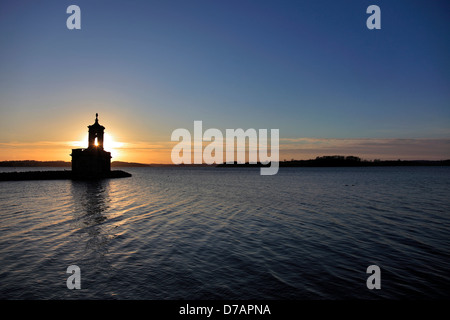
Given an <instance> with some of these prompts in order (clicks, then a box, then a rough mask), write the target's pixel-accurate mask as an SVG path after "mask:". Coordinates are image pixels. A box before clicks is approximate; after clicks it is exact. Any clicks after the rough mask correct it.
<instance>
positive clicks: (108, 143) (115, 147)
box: [72, 132, 125, 158]
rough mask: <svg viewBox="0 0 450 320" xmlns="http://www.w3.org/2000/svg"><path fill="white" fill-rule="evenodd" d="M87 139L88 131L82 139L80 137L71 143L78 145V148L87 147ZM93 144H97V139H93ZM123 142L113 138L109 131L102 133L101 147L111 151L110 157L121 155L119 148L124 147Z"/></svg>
mask: <svg viewBox="0 0 450 320" xmlns="http://www.w3.org/2000/svg"><path fill="white" fill-rule="evenodd" d="M88 139H89V133H86V135H85V136H84V138H83V139H81V140H80V141H74V142H73V143H72V145H73V146H74V147H78V148H87V146H88ZM95 145H96V146H97V145H98V142H97V140H96V141H95ZM124 145H125V144H124V143H123V142H118V141H116V140H115V139H114V137H113V136H112V135H111V134H109V133H106V132H105V133H104V134H103V148H104V149H105V150H106V151H109V152H111V157H113V158H117V157H119V156H121V151H120V150H121V149H122V148H123V147H124Z"/></svg>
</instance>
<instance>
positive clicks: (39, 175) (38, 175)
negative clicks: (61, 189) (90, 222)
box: [0, 170, 131, 181]
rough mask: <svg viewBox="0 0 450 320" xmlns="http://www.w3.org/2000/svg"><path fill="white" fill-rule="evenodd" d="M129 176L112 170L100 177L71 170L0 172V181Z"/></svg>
mask: <svg viewBox="0 0 450 320" xmlns="http://www.w3.org/2000/svg"><path fill="white" fill-rule="evenodd" d="M127 177H131V174H130V173H128V172H125V171H122V170H113V171H111V172H109V173H107V174H103V175H101V176H76V175H74V174H73V173H72V171H71V170H58V171H24V172H17V171H16V172H0V181H23V180H97V179H115V178H127Z"/></svg>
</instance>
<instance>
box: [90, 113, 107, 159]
mask: <svg viewBox="0 0 450 320" xmlns="http://www.w3.org/2000/svg"><path fill="white" fill-rule="evenodd" d="M88 128H89V138H88V140H89V146H88V149H92V148H98V149H100V150H103V132H104V131H105V127H104V126H101V125H100V124H99V123H98V113H96V114H95V123H94V124H93V125H90V126H88Z"/></svg>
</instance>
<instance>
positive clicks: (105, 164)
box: [71, 113, 111, 179]
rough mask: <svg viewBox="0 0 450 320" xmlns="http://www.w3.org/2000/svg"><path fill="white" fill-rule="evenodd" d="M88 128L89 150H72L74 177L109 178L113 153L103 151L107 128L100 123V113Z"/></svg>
mask: <svg viewBox="0 0 450 320" xmlns="http://www.w3.org/2000/svg"><path fill="white" fill-rule="evenodd" d="M88 128H89V138H88V147H87V149H72V154H71V156H72V175H73V177H74V178H79V179H91V178H92V179H94V178H102V177H107V176H109V175H110V173H111V152H107V151H105V150H104V149H103V134H104V131H105V127H104V126H102V125H100V124H99V123H98V113H96V114H95V122H94V124H92V125H90V126H88Z"/></svg>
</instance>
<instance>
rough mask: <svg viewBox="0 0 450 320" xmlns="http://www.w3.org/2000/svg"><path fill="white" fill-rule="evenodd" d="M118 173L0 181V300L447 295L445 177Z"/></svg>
mask: <svg viewBox="0 0 450 320" xmlns="http://www.w3.org/2000/svg"><path fill="white" fill-rule="evenodd" d="M3 170H6V169H5V168H4V169H3ZM28 170H29V169H28ZM125 171H128V172H130V173H132V174H133V177H132V178H125V179H113V180H104V181H98V182H81V181H69V180H67V181H66V180H64V181H13V182H0V298H1V299H361V298H362V299H380V298H389V299H407V298H414V299H417V298H418V299H422V298H423V299H434V298H449V292H450V280H449V279H450V201H449V194H450V168H448V167H407V168H406V167H390V168H281V169H280V171H279V173H278V174H277V175H275V176H260V175H259V170H258V169H239V168H126V169H125ZM373 264H375V265H378V266H379V267H380V268H381V289H380V290H369V289H368V288H367V287H366V280H367V278H368V276H369V275H368V274H367V273H366V269H367V267H368V266H369V265H373ZM70 265H77V266H79V267H80V269H81V290H69V289H67V287H66V279H67V278H68V277H69V276H70V275H69V274H67V273H66V269H67V267H68V266H70Z"/></svg>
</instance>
